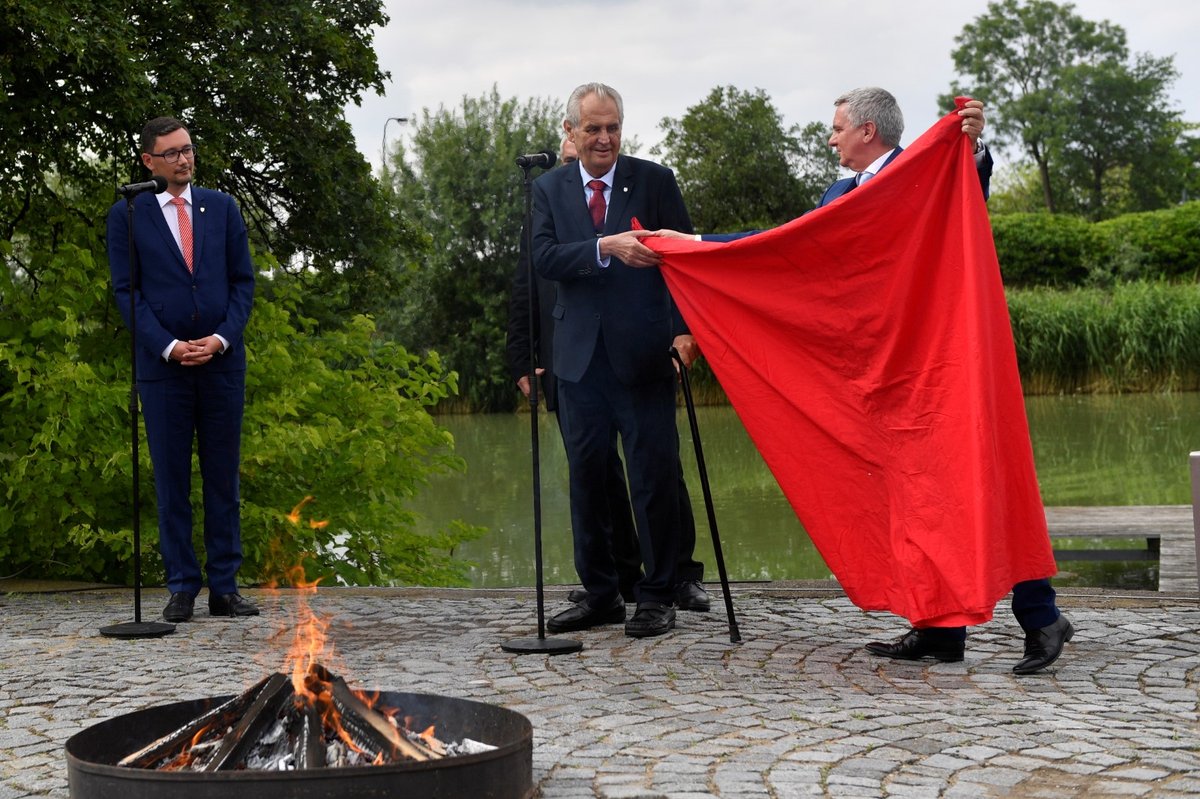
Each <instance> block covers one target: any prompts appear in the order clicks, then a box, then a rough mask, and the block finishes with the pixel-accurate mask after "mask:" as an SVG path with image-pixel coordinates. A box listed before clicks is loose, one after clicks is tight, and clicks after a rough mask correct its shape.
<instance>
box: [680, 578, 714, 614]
mask: <svg viewBox="0 0 1200 799" xmlns="http://www.w3.org/2000/svg"><path fill="white" fill-rule="evenodd" d="M675 606H676V607H677V608H679V609H680V610H695V611H698V612H700V613H707V612H708V609H709V608H711V607H712V600H711V599H709V597H708V592H707V591H705V590H704V586H702V585H700V581H699V580H684V581H683V582H682V583H680V584H679V587H678V588H676V589H675Z"/></svg>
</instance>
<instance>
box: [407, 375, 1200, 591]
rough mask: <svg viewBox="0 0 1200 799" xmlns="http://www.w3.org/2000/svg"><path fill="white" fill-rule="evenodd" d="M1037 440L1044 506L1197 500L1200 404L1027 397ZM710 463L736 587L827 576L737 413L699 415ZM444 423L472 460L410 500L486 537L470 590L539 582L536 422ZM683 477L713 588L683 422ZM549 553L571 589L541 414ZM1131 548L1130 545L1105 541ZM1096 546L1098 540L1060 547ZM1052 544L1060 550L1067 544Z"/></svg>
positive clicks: (457, 418) (1106, 573) (474, 551)
mask: <svg viewBox="0 0 1200 799" xmlns="http://www.w3.org/2000/svg"><path fill="white" fill-rule="evenodd" d="M1026 409H1027V412H1028V416H1029V425H1030V433H1031V435H1032V438H1033V449H1034V456H1035V459H1036V463H1037V470H1038V479H1039V482H1040V484H1041V487H1042V497H1043V500H1044V501H1045V503H1046V504H1047V505H1171V504H1185V503H1189V502H1191V494H1190V484H1189V477H1188V453H1189V452H1191V451H1192V450H1194V449H1200V394H1197V393H1186V394H1166V395H1164V394H1153V395H1151V394H1134V395H1106V396H1081V397H1027V398H1026ZM697 419H698V425H699V429H700V435H701V441H702V446H703V449H704V458H705V464H706V466H707V467H708V475H709V484H710V487H711V489H712V493H713V507H714V509H715V512H716V517H717V524H718V529H719V531H720V538H721V545H722V549H723V551H724V555H725V564H726V568H727V569H728V571H729V577H730V579H731V580H735V581H753V580H797V579H821V578H827V577H829V576H830V574H829V571H828V569H827V568H826V567H825V564H824V562H823V561H822V560H821V557H820V556H819V555H818V554H817V552H816V550H815V549H814V547H813V545H812V543H811V542H810V541H809V539H808V536H807V535H806V534H805V532H804V528H803V527H802V526H801V524H800V522H799V521H798V520H797V518H796V516H795V514H794V513H793V512H792V509H791V507H790V506H789V505H788V503H787V501H786V500H785V499H784V496H783V493H782V491H781V490H780V489H779V486H778V485H777V484H776V483H775V479H774V477H772V475H771V473H770V471H769V470H768V469H767V467H766V465H765V464H764V463H763V461H762V458H761V457H760V456H759V454H758V451H757V450H756V449H755V448H754V446H753V444H752V443H751V442H750V439H749V437H748V436H747V434H746V432H745V430H744V429H743V427H742V425H741V422H740V421H739V420H738V418H737V415H736V414H735V413H734V412H733V410H732V409H731V408H729V407H709V408H698V409H697ZM438 422H439V424H441V425H442V426H443V427H445V428H446V429H448V430H449V431H450V432H451V433H452V434H453V435H454V438H455V442H456V445H455V446H456V450H457V452H458V453H459V454H460V455H461V456H462V457H463V458H464V459H465V460H466V461H467V464H468V470H467V472H466V473H465V474H456V475H448V476H444V477H439V478H437V479H435V480H434V481H433V484H432V485H431V486H430V487H429V488H428V489H426V490H424V491H423V492H422V493H421V495H420V496H419V497H418V499H417V501H416V502H415V503H414V510H416V511H417V512H419V513H421V514H423V515H425V516H426V517H428V519H430V520H436V521H438V522H444V521H446V520H448V519H462V520H463V521H466V522H468V523H470V524H475V525H480V526H482V527H485V528H487V530H488V532H487V534H486V535H484V536H483V537H482V538H480V539H478V540H476V541H472V542H469V543H468V544H466V545H464V546H463V547H461V548H460V550H459V551H458V552H457V553H456V557H459V558H461V559H464V560H467V561H471V562H473V563H474V564H475V565H474V567H473V568H472V570H471V584H472V586H474V587H513V586H529V585H533V584H534V581H535V572H534V544H533V499H532V496H533V494H532V482H533V481H532V465H531V458H530V423H529V415H528V414H487V415H446V416H441V417H439V418H438ZM678 423H679V430H680V435H681V437H682V445H683V461H684V468H685V470H686V472H687V475H686V476H687V482H688V487H689V490H690V492H691V496H692V504H693V507H694V509H695V514H696V520H697V527H698V531H697V537H698V539H699V543H698V546H697V550H698V555H699V558H700V560H702V561H703V562H704V563H705V564H706V565H707V567H708V568H707V570H706V572H705V579H706V580H712V581H715V580H717V579H718V578H717V572H716V566H715V562H714V560H713V555H712V546H711V540H710V534H709V530H708V524H707V516H706V511H705V508H704V498H703V494H702V492H701V487H700V480H699V477H698V476H697V472H696V465H695V455H694V449H693V444H692V440H691V436H690V434H689V432H688V421H687V416H686V413H685V412H684V411H683V410H682V409H681V410H680V414H679V418H678ZM538 435H539V442H540V462H541V501H542V550H543V568H544V580H545V584H547V585H556V584H574V583H576V582H577V580H576V576H575V568H574V564H573V563H572V555H571V527H570V514H569V506H568V496H567V479H566V476H567V464H566V456H565V454H564V452H563V446H562V439H561V438H560V437H559V434H558V428H557V426H556V423H555V420H554V418H553V417H552V416H550V415H548V414H546V413H544V412H543V413H540V414H539V425H538ZM1109 543H1110V544H1111V545H1113V546H1117V547H1120V548H1126V547H1127V546H1128V542H1125V543H1121V542H1116V543H1112V542H1109ZM1066 544H1067V545H1068V546H1074V547H1077V548H1084V547H1089V548H1095V547H1097V546H1101V545H1103V543H1102V542H1098V541H1086V540H1082V541H1080V540H1075V541H1071V542H1066ZM1062 545H1063V543H1062V542H1057V541H1056V546H1062ZM1059 568H1060V574H1059V576H1058V577H1057V578H1056V579H1055V584H1056V585H1060V586H1069V585H1092V586H1107V587H1124V588H1149V589H1153V588H1154V587H1155V586H1156V584H1157V578H1158V574H1157V572H1158V568H1157V564H1155V563H1137V562H1127V563H1123V562H1085V561H1074V560H1072V561H1062V562H1060V564H1059Z"/></svg>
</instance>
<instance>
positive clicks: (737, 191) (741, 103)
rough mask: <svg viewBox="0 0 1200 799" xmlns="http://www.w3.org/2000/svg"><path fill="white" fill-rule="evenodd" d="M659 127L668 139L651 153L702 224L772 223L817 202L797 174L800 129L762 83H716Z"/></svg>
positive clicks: (704, 227) (730, 226)
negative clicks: (745, 86) (744, 86)
mask: <svg viewBox="0 0 1200 799" xmlns="http://www.w3.org/2000/svg"><path fill="white" fill-rule="evenodd" d="M659 129H660V130H662V131H663V132H664V134H665V135H664V137H663V141H662V143H661V144H659V145H656V146H655V147H653V148H651V150H650V153H651V154H652V155H655V156H661V157H662V159H663V162H664V163H665V164H666V165H667V166H670V167H671V168H672V169H674V170H675V175H676V178H677V179H678V181H679V188H680V190H681V191H682V192H683V196H684V199H685V200H686V201H687V204H688V212H689V214H690V215H691V217H692V223H693V224H694V225H695V226H696V229H697V230H701V231H714V230H744V229H748V228H761V227H771V226H773V225H778V224H780V223H782V222H786V221H787V220H789V219H793V218H794V217H797V216H799V215H800V214H801V213H803V212H804V211H805V210H807V209H808V208H811V207H812V205H813V204H814V203H813V202H812V201H811V200H809V199H808V198H806V197H805V196H804V188H805V187H804V185H803V184H802V183H801V181H800V180H799V179H798V177H797V176H796V167H797V166H798V165H799V163H800V162H801V159H802V156H803V155H804V154H805V153H804V150H803V148H802V146H801V141H800V131H799V129H798V128H797V127H795V126H792V127H790V128H785V127H784V125H783V119H782V117H781V116H780V115H779V112H778V111H776V110H775V107H774V105H772V104H771V100H770V98H769V97H768V96H767V94H766V93H765V92H764V91H763V90H762V89H756V90H755V91H753V92H748V91H741V90H739V89H737V88H736V87H734V86H718V87H716V88H714V89H713V90H712V91H711V92H709V94H708V96H707V97H706V98H705V99H704V100H703V101H701V102H700V103H697V104H696V105H694V106H691V107H690V108H688V110H687V111H686V112H685V113H684V115H683V116H682V117H681V118H679V119H673V118H671V117H664V118H663V120H662V121H661V122H660V123H659Z"/></svg>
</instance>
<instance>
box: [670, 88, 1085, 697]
mask: <svg viewBox="0 0 1200 799" xmlns="http://www.w3.org/2000/svg"><path fill="white" fill-rule="evenodd" d="M958 113H959V116H961V117H962V120H963V122H962V130H963V134H964V135H966V136H967V137H968V138H969V139H970V140H971V144H972V145H973V146H974V151H975V166H976V169H977V170H978V172H979V183H980V188H981V189H982V190H983V195H984V197H987V195H988V189H989V185H990V182H991V175H992V157H991V155H990V154H989V153H988V151H987V147H986V146H984V144H983V140H982V138H981V136H982V134H983V126H984V115H983V103H981V102H979V101H978V100H972V101H970V102H968V103H967V104H966V105H965V107H964V108H962V109H961V110H960V111H959V112H958ZM903 132H904V117H903V115H902V114H901V112H900V107H899V105H898V104H897V102H896V98H895V97H893V96H892V94H891V93H890V92H887V91H885V90H883V89H880V88H877V87H867V88H861V89H854V90H852V91H849V92H846V93H845V94H843V95H842V96H841V97H839V98H838V99H837V100H835V101H834V115H833V132H832V133H831V134H830V136H829V146H830V147H832V148H833V149H835V150H837V152H838V156H839V160H840V162H841V165H842V166H843V167H846V168H848V169H851V170H853V171H854V172H855V173H856V174H855V175H854V176H853V177H848V178H843V179H842V180H839V181H837V182H835V183H834V184H833V185H832V186H830V187H829V188H828V189H826V190H825V193H824V194H823V195H822V196H821V200H820V202H819V203H818V207H820V206H824V205H828V204H829V203H831V202H833V201H834V200H836V199H838V198H840V197H842V196H843V195H845V194H848V193H850V192H851V191H853V190H854V189H855V188H857V187H858V186H861V185H862V184H863V183H865V182H866V181H868V180H870V179H872V178H873V177H874V176H875V174H876V173H877V172H879V171H880V170H881V169H884V168H885V167H886V166H887V165H888V164H890V163H891V162H892V161H893V160H895V158H896V156H898V155H899V154H900V153H901V152H902V151H903V148H901V147H900V136H901V134H902V133H903ZM755 232H757V231H751V232H748V233H725V234H713V235H707V234H706V235H704V236H700V237H697V238H701V239H703V240H704V241H733V240H735V239H739V238H742V237H744V236H747V235H753V234H754V233H755ZM660 234H662V235H667V236H670V237H679V236H680V234H678V233H676V232H674V231H660ZM684 237H688V238H690V237H689V236H684ZM1012 612H1013V615H1014V616H1015V617H1016V619H1017V623H1018V624H1020V625H1021V629H1022V630H1024V632H1025V655H1024V657H1023V658H1022V659H1021V660H1020V661H1018V662H1017V664H1016V665H1015V666H1013V671H1014V672H1015V673H1017V674H1034V673H1036V672H1039V671H1041V670H1043V669H1045V668H1046V667H1047V666H1049V665H1050V664H1052V663H1054V662H1055V661H1056V660H1057V659H1058V657H1059V655H1061V654H1062V650H1063V647H1064V646H1065V645H1066V643H1067V642H1068V641H1070V640H1071V638H1072V636H1073V635H1074V633H1075V631H1074V629H1073V628H1072V627H1071V623H1070V622H1069V621H1068V620H1067V618H1066V616H1063V615H1062V614H1061V613H1059V610H1058V607H1057V605H1056V603H1055V592H1054V589H1053V588H1052V587H1051V585H1050V581H1049V580H1026V581H1024V582H1020V583H1017V584H1016V585H1015V586H1013V599H1012ZM966 639H967V631H966V628H965V627H920V628H917V627H914V628H912V629H910V630H909V631H908V632H906V633H905V634H904V635H902V636H900V637H899V638H897V639H895V640H894V641H873V642H871V643H868V644H867V646H866V649H867V651H868V652H870V653H871V654H873V655H878V656H881V657H889V658H897V659H900V660H920V659H922V658H927V657H928V658H934V659H935V660H939V661H943V662H957V661H961V660H962V659H963V654H964V651H965V647H966Z"/></svg>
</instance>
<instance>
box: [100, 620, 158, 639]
mask: <svg viewBox="0 0 1200 799" xmlns="http://www.w3.org/2000/svg"><path fill="white" fill-rule="evenodd" d="M173 632H175V625H174V624H167V623H166V622H164V621H126V622H122V623H120V624H112V625H109V626H108V627H101V628H100V634H101V635H103V636H107V637H108V638H162V637H163V636H164V635H170V634H171V633H173Z"/></svg>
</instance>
